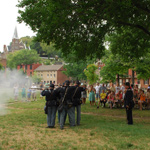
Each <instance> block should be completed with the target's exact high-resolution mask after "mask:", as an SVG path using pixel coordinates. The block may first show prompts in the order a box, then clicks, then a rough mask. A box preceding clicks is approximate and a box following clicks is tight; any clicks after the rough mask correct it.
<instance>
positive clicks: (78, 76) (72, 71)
mask: <svg viewBox="0 0 150 150" xmlns="http://www.w3.org/2000/svg"><path fill="white" fill-rule="evenodd" d="M86 66H87V64H86V63H85V62H84V61H83V60H80V61H78V62H74V63H69V64H66V65H64V68H65V69H66V70H65V71H63V73H64V74H65V75H66V76H68V77H72V79H73V80H74V81H75V80H86V76H85V74H84V69H85V68H86Z"/></svg>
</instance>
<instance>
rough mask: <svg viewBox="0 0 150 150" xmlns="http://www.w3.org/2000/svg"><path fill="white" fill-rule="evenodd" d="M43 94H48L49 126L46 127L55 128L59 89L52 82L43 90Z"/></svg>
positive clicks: (46, 109) (47, 111)
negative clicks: (55, 88)
mask: <svg viewBox="0 0 150 150" xmlns="http://www.w3.org/2000/svg"><path fill="white" fill-rule="evenodd" d="M41 95H42V96H46V108H45V111H46V114H47V125H48V126H47V127H46V128H54V127H55V118H56V111H57V106H58V103H57V97H58V96H59V93H58V91H57V90H54V84H51V85H50V87H49V89H47V90H45V89H44V90H43V91H42V92H41Z"/></svg>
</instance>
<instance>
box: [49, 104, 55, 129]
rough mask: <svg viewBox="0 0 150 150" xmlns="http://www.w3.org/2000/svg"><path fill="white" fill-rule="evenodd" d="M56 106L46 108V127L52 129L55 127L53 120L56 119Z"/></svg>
mask: <svg viewBox="0 0 150 150" xmlns="http://www.w3.org/2000/svg"><path fill="white" fill-rule="evenodd" d="M56 111H57V107H56V106H51V107H48V114H47V125H48V126H51V127H54V126H55V118H56Z"/></svg>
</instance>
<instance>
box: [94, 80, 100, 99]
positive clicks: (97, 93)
mask: <svg viewBox="0 0 150 150" xmlns="http://www.w3.org/2000/svg"><path fill="white" fill-rule="evenodd" d="M95 90H96V102H98V101H99V100H100V85H99V83H97V85H96V87H95Z"/></svg>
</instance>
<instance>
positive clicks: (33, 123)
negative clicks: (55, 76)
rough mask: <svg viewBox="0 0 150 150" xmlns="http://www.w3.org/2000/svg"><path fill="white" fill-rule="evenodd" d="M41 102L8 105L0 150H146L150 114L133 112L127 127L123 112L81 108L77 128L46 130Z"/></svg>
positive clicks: (149, 140)
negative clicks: (131, 123)
mask: <svg viewBox="0 0 150 150" xmlns="http://www.w3.org/2000/svg"><path fill="white" fill-rule="evenodd" d="M44 104H45V101H44V99H43V100H40V99H38V101H36V102H30V103H29V102H21V101H20V102H14V103H9V104H8V106H7V107H8V110H9V111H8V114H7V115H4V116H0V150H60V149H61V150H68V149H69V150H72V149H73V150H82V149H83V150H94V149H95V150H97V149H98V150H107V149H108V150H124V149H136V150H138V149H141V150H149V149H150V117H149V116H150V111H148V110H144V111H139V110H134V111H133V116H134V125H133V126H128V125H127V124H126V119H125V110H124V109H113V110H110V109H108V108H101V107H100V108H99V109H96V107H95V106H92V107H91V106H90V105H89V103H87V104H86V105H83V106H82V121H81V126H77V127H74V128H70V127H69V123H68V120H67V122H66V126H65V129H64V130H60V129H59V125H58V120H57V118H56V128H54V129H46V128H45V127H46V126H47V124H46V115H45V114H44V110H43V107H44Z"/></svg>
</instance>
